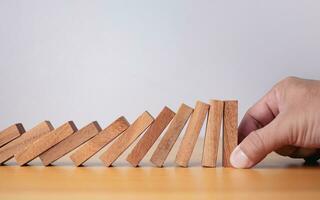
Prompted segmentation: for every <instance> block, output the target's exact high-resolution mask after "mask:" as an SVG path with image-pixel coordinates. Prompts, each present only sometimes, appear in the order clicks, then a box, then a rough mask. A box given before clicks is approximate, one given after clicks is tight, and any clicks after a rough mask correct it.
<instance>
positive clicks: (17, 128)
mask: <svg viewBox="0 0 320 200" xmlns="http://www.w3.org/2000/svg"><path fill="white" fill-rule="evenodd" d="M24 132H26V131H25V130H24V128H23V125H22V124H20V123H19V124H14V125H12V126H9V127H8V128H6V129H4V130H3V131H1V132H0V147H2V146H3V145H5V144H7V143H9V142H11V141H12V140H14V139H16V138H17V137H19V136H20V135H21V134H22V133H24Z"/></svg>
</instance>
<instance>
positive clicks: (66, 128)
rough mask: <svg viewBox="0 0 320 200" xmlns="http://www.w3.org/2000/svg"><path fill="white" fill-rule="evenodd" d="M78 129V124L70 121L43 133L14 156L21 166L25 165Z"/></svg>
mask: <svg viewBox="0 0 320 200" xmlns="http://www.w3.org/2000/svg"><path fill="white" fill-rule="evenodd" d="M76 131H77V127H76V125H75V124H74V123H73V122H72V121H69V122H67V123H65V124H63V125H62V126H60V127H58V128H57V129H55V130H53V131H51V133H50V134H46V135H43V136H42V137H40V138H39V139H38V140H36V141H34V142H33V143H31V144H29V145H27V146H26V147H25V148H24V149H22V150H21V151H19V152H17V153H16V154H15V155H14V157H15V159H16V161H17V163H18V164H19V165H20V166H22V165H25V164H27V163H28V162H30V161H31V160H33V159H35V158H36V157H38V156H39V155H40V154H42V153H43V152H45V151H46V150H48V149H49V148H51V147H53V146H54V145H56V144H58V143H59V142H61V141H62V140H64V139H65V138H66V137H68V136H70V135H71V134H73V133H74V132H76Z"/></svg>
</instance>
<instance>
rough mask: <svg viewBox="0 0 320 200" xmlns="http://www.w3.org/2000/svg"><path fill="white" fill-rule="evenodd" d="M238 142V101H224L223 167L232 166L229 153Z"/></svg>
mask: <svg viewBox="0 0 320 200" xmlns="http://www.w3.org/2000/svg"><path fill="white" fill-rule="evenodd" d="M237 144H238V101H225V102H224V111H223V154H222V165H223V167H232V165H231V163H230V155H231V153H232V151H233V150H234V149H235V147H236V146H237Z"/></svg>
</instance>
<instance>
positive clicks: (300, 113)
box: [230, 77, 320, 168]
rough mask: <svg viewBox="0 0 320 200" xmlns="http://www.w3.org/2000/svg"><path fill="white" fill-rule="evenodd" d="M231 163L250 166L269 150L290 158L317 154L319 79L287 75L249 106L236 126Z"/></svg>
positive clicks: (244, 166) (242, 166)
mask: <svg viewBox="0 0 320 200" xmlns="http://www.w3.org/2000/svg"><path fill="white" fill-rule="evenodd" d="M238 137H239V143H240V144H239V145H238V146H237V147H236V148H235V150H234V151H233V152H232V154H231V157H230V162H231V164H232V165H233V166H234V167H236V168H250V167H253V166H254V165H256V164H257V163H258V162H260V161H261V160H262V159H263V158H265V157H266V156H267V154H269V153H270V152H272V151H276V152H277V153H279V154H281V155H284V156H290V157H294V158H305V159H318V158H319V157H320V151H319V149H317V148H320V81H318V80H307V79H300V78H295V77H288V78H286V79H284V80H282V81H280V82H279V83H277V84H276V85H275V86H274V87H273V88H272V89H271V90H270V91H269V92H268V93H267V94H266V95H265V96H264V97H262V99H260V100H259V101H258V102H257V103H256V104H255V105H253V106H252V107H251V108H250V109H249V110H248V111H247V112H246V114H245V116H244V117H243V119H242V121H241V123H240V125H239V135H238Z"/></svg>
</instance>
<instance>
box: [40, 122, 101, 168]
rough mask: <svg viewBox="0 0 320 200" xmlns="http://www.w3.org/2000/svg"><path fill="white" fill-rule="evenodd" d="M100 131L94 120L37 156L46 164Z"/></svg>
mask: <svg viewBox="0 0 320 200" xmlns="http://www.w3.org/2000/svg"><path fill="white" fill-rule="evenodd" d="M100 131H101V128H100V126H99V124H98V122H96V121H94V122H91V123H90V124H88V125H87V126H85V127H83V128H82V129H80V130H79V131H77V132H76V133H74V134H72V135H70V136H68V137H67V138H66V139H64V140H62V141H61V142H60V143H58V144H56V145H55V146H53V147H52V148H50V149H49V150H47V151H45V152H44V153H42V154H41V155H40V156H39V157H40V159H41V161H42V163H43V165H45V166H48V165H50V164H52V163H53V162H54V161H56V160H58V159H59V158H61V157H63V156H64V155H66V154H67V153H69V152H71V151H72V150H74V149H76V148H77V147H79V146H80V145H81V144H83V143H85V142H86V141H88V140H90V139H91V138H92V137H94V136H95V135H97V134H98V133H99V132H100Z"/></svg>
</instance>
